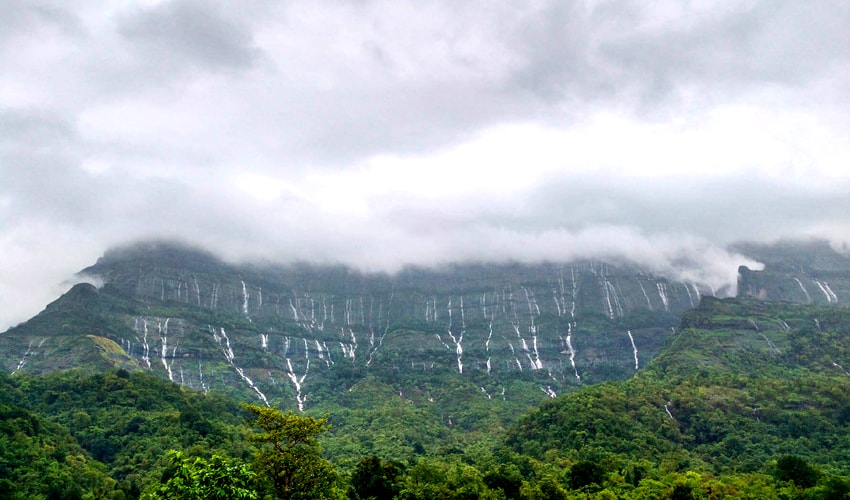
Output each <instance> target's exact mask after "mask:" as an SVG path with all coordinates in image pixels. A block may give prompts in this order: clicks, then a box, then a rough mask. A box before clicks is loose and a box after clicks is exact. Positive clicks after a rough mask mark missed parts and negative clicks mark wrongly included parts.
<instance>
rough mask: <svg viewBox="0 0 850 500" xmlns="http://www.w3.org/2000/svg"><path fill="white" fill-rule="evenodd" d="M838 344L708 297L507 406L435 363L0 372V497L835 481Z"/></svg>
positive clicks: (784, 314) (738, 487) (818, 492)
mask: <svg viewBox="0 0 850 500" xmlns="http://www.w3.org/2000/svg"><path fill="white" fill-rule="evenodd" d="M848 358H850V312H848V311H847V310H844V309H839V308H828V307H814V306H795V305H790V304H776V303H764V302H749V301H741V300H734V301H733V300H728V301H717V300H710V299H704V300H703V305H702V306H701V307H700V308H698V309H696V310H694V311H691V312H689V313H687V314H686V315H685V317H684V318H683V321H682V327H681V328H680V330H679V331H678V332H677V335H676V336H674V337H673V339H672V341H671V343H670V345H669V346H668V347H667V348H666V349H665V350H664V351H662V353H661V354H660V355H659V356H658V357H657V358H656V359H655V360H654V361H653V362H652V363H650V364H649V365H648V366H646V367H644V368H642V369H641V370H640V371H639V372H638V374H637V375H636V376H634V377H632V378H631V379H629V380H626V381H623V382H611V383H605V384H599V385H593V386H587V387H584V388H583V389H581V390H579V391H576V392H573V393H570V394H566V395H563V396H561V397H559V398H557V399H553V400H549V401H546V402H544V403H542V404H540V405H538V406H536V407H535V408H533V409H532V410H531V411H529V412H528V413H526V414H525V415H524V416H522V417H521V418H519V419H518V420H514V421H511V418H510V416H509V415H508V414H507V412H505V413H497V414H493V413H492V412H491V413H489V414H488V412H487V408H492V407H486V406H483V405H481V406H479V403H477V401H481V398H480V397H473V396H480V395H479V394H473V393H472V392H471V391H470V390H469V389H468V388H467V387H463V386H461V387H455V388H453V387H452V386H451V385H450V384H447V383H446V381H447V380H450V379H448V378H445V379H444V378H441V376H440V372H439V371H435V372H434V373H432V374H431V375H430V377H431V378H426V379H425V382H424V383H423V387H426V388H427V390H422V392H416V391H413V392H408V393H405V394H399V392H398V389H397V387H395V386H393V385H392V383H390V382H391V381H392V379H391V378H389V377H372V376H366V377H355V381H354V382H351V383H349V385H348V386H347V387H348V388H347V389H346V391H345V397H344V398H342V397H341V398H337V399H336V400H334V402H331V401H330V400H328V401H326V402H325V403H322V404H317V405H316V406H315V407H314V408H311V409H310V410H309V411H308V412H307V413H298V414H296V413H293V412H291V411H286V410H277V409H273V408H266V407H263V406H253V405H244V406H243V405H239V404H237V403H234V402H232V401H230V400H228V399H225V398H223V397H220V396H217V395H216V394H215V393H214V392H209V393H206V394H205V393H202V392H195V391H192V390H188V389H185V388H181V387H179V386H177V385H174V384H171V383H168V382H163V381H161V380H160V379H157V378H154V377H151V376H149V375H146V374H144V373H143V372H141V371H126V370H121V369H119V370H112V371H108V372H105V373H99V374H86V373H82V372H79V371H64V372H57V373H53V374H49V375H44V376H31V375H16V376H14V377H9V376H8V375H5V374H0V497H2V498H69V499H71V498H140V497H148V498H216V495H219V497H220V498H343V497H347V498H351V499H358V500H365V499H369V498H376V499H379V498H401V499H469V498H482V499H502V498H505V499H510V498H516V499H535V500H536V499H568V498H598V499H606V498H625V499H628V498H634V499H637V498H659V499H667V498H676V499H678V498H785V499H792V498H800V499H831V498H847V495H848V492H850V460H848V459H850V438H848V436H850V374H848V372H846V371H845V370H844V368H843V367H845V366H850V359H848ZM435 394H436V395H438V396H439V398H440V399H441V400H444V401H453V404H452V405H447V406H440V405H438V404H434V403H431V402H429V401H428V398H429V397H432V396H434V395H435ZM464 405H466V408H464ZM505 408H508V409H510V410H513V409H515V408H511V407H510V406H506V407H505ZM320 444H321V446H322V448H324V450H322V448H320V447H319V445H320Z"/></svg>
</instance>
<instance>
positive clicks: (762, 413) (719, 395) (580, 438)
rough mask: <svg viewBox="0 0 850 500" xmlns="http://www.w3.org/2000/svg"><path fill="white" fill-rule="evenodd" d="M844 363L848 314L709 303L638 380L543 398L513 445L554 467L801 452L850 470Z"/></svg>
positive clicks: (719, 466)
mask: <svg viewBox="0 0 850 500" xmlns="http://www.w3.org/2000/svg"><path fill="white" fill-rule="evenodd" d="M848 367H850V311H849V310H847V309H845V308H841V307H829V306H826V305H820V306H817V305H815V306H812V305H801V304H794V303H790V302H767V301H758V300H753V299H723V300H718V299H712V298H706V299H704V300H703V301H702V303H701V304H700V307H698V308H696V309H694V310H692V311H688V312H687V313H685V314H684V317H683V320H682V325H681V331H680V333H679V334H677V335H676V337H675V339H674V340H673V341H672V342H671V344H670V346H669V347H668V348H666V349H665V350H664V351H663V352H662V353H661V354H659V356H658V357H656V358H655V359H654V360H653V361H651V362H650V363H649V364H648V366H647V367H646V369H644V370H642V371H641V372H640V373H639V374H638V375H636V376H635V377H633V378H631V379H629V380H627V381H621V382H618V383H614V384H601V385H597V386H593V387H588V388H586V389H585V390H582V391H580V392H575V393H571V394H567V395H565V396H563V397H561V398H559V399H557V400H553V401H546V402H543V403H542V404H541V405H540V406H539V407H537V408H535V409H534V410H532V411H531V412H530V413H529V414H528V415H526V416H525V417H523V419H521V420H520V422H518V423H517V424H516V425H515V426H513V427H512V429H511V432H510V437H509V438H508V440H507V443H508V444H509V445H511V446H512V447H513V448H514V449H515V450H517V451H519V452H522V453H525V454H529V455H532V456H535V457H538V458H543V457H546V458H547V459H549V460H552V459H553V457H558V456H563V457H579V458H582V459H591V460H596V461H600V462H607V463H609V464H616V463H637V462H640V461H641V460H645V461H646V463H653V464H658V466H660V467H661V468H662V469H666V470H668V471H669V470H672V471H675V470H680V471H681V470H699V471H708V472H712V473H715V474H729V473H751V472H769V471H770V470H771V469H770V468H771V465H770V464H771V460H774V461H775V460H776V459H777V458H778V457H780V456H783V455H794V456H800V457H804V459H805V460H808V461H811V462H813V463H816V464H820V465H822V466H824V467H826V468H827V470H831V471H833V472H838V473H841V474H844V475H846V474H848V473H850V467H848V461H847V457H848V456H850V441H848V440H847V439H846V436H847V435H848V432H850V371H848V370H847V368H848ZM795 498H796V497H795ZM817 498H820V497H817ZM836 498H837V497H836ZM841 498H845V497H844V496H841Z"/></svg>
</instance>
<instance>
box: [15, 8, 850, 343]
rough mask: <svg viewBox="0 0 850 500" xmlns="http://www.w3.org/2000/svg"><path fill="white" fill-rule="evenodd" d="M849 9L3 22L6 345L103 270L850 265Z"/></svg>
mask: <svg viewBox="0 0 850 500" xmlns="http://www.w3.org/2000/svg"><path fill="white" fill-rule="evenodd" d="M848 26H850V3H848V2H846V1H845V0H833V1H830V0H812V1H784V0H765V1H757V0H750V1H747V0H744V1H738V2H717V1H702V0H681V1H672V0H660V1H655V2H644V1H642V0H634V1H630V0H611V1H604V0H585V1H581V0H576V1H557V0H528V1H510V0H508V1H501V2H493V1H477V0H469V1H464V2H457V1H449V0H445V1H441V0H433V1H421V0H416V1H408V0H386V1H382V0H348V1H344V0H339V1H334V0H290V1H286V2H279V1H264V0H240V1H239V2H231V1H208V0H204V1H200V0H197V1H195V0H172V1H157V0H120V1H118V0H116V1H103V0H87V1H86V2H67V1H64V0H56V1H41V0H0V331H2V330H4V329H5V328H6V327H8V326H10V325H14V324H16V323H18V322H20V321H23V320H25V319H27V318H28V317H30V316H32V315H33V314H35V313H37V312H38V311H39V310H41V309H42V308H43V307H44V306H45V305H46V304H47V303H48V302H50V301H51V300H53V299H55V298H56V297H57V296H58V295H59V294H60V293H61V292H62V291H63V290H64V289H67V287H68V286H69V283H72V282H73V275H74V273H75V272H76V271H79V270H80V269H82V268H84V267H86V266H88V265H91V264H93V263H94V262H95V261H96V259H97V258H98V257H99V256H100V255H102V254H103V252H104V251H105V250H107V249H108V248H110V247H113V246H115V245H122V244H126V243H128V242H132V241H138V240H141V239H150V238H156V239H169V238H179V239H180V240H182V241H184V242H188V243H191V244H194V245H198V246H200V247H203V248H206V249H209V250H211V251H213V252H214V253H216V254H218V255H219V256H221V257H222V258H225V259H228V260H231V261H242V260H253V259H265V260H270V261H273V262H281V263H286V262H291V261H296V260H301V261H311V262H319V263H324V262H328V263H330V262H334V263H336V262H339V263H344V264H349V265H352V266H356V267H358V268H360V269H363V270H368V271H389V272H392V271H395V270H397V269H399V268H400V267H402V266H404V265H407V264H417V265H434V264H440V263H445V262H459V261H471V260H472V261H506V260H515V261H521V262H537V261H543V260H546V261H564V262H567V261H570V260H574V259H584V258H596V259H605V258H616V257H625V258H627V259H630V260H632V261H634V262H636V263H639V264H641V265H645V266H647V268H649V269H651V270H652V271H653V272H657V273H659V274H661V275H665V276H668V277H671V278H680V279H689V280H693V281H698V282H703V283H707V284H710V285H711V286H713V287H715V288H719V287H720V286H722V285H723V284H729V283H731V284H734V280H735V276H736V269H737V266H738V265H740V264H745V265H751V266H757V265H758V263H757V262H755V261H753V260H752V259H749V258H748V257H747V256H744V255H740V254H738V253H736V252H735V251H733V250H730V245H732V244H734V243H736V242H740V241H758V242H771V241H776V240H778V239H782V238H802V237H819V238H827V239H829V240H830V241H831V242H833V243H834V244H835V245H836V246H837V247H840V246H842V245H845V244H846V243H847V242H848V241H850V169H848V168H847V167H850V140H848V138H850V29H848Z"/></svg>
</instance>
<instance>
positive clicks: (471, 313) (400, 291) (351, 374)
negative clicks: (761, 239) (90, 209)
mask: <svg viewBox="0 0 850 500" xmlns="http://www.w3.org/2000/svg"><path fill="white" fill-rule="evenodd" d="M82 274H83V275H86V276H95V277H98V279H99V280H101V281H102V282H103V286H102V287H101V288H100V289H99V290H95V289H94V288H93V287H90V286H82V287H83V288H79V287H75V289H73V290H72V291H70V292H69V293H68V294H66V295H65V296H63V297H62V298H60V299H59V300H57V301H56V302H55V303H54V304H52V305H51V306H49V307H48V308H47V309H46V310H45V311H44V312H42V313H41V314H39V315H38V316H36V317H35V318H33V319H32V320H30V321H29V322H27V323H25V324H23V325H20V326H19V327H16V328H13V329H11V330H9V331H8V332H7V333H5V334H3V335H2V336H0V344H2V346H1V347H2V351H3V352H2V354H0V361H2V363H3V365H4V367H5V368H6V369H7V370H8V371H16V369H17V370H23V371H33V372H43V371H49V370H51V369H55V367H56V366H59V365H61V366H63V367H67V366H68V365H69V364H70V365H73V364H74V362H75V361H74V359H73V356H79V353H80V352H85V351H86V350H87V349H89V348H90V347H91V346H89V345H88V344H87V343H86V342H88V343H91V341H90V340H89V341H86V337H85V335H97V336H99V337H104V338H109V339H111V340H112V341H114V342H115V343H116V344H117V345H119V346H121V348H123V349H124V351H125V352H126V354H127V355H128V356H129V357H130V358H131V359H132V360H133V361H134V362H135V363H136V364H137V365H138V366H139V367H140V369H143V370H149V371H151V372H154V373H157V374H159V375H160V376H162V377H164V378H168V379H169V380H172V381H174V382H176V383H179V384H182V385H185V386H189V387H192V388H194V389H198V390H222V391H225V392H232V393H234V394H238V395H241V396H244V398H248V397H250V398H255V399H259V400H261V401H263V402H267V403H272V402H277V401H285V402H287V404H288V405H289V406H295V405H297V406H298V407H301V408H304V407H305V406H309V405H310V404H313V403H315V402H317V401H320V400H323V399H327V398H333V397H335V396H334V395H335V394H337V393H338V392H339V391H341V390H344V389H346V388H347V387H350V385H351V383H352V380H356V379H358V377H359V378H362V377H363V376H366V375H367V374H368V375H374V376H379V377H382V378H384V379H387V380H390V381H391V382H392V383H393V384H394V386H398V388H399V390H400V392H404V391H405V390H406V389H408V388H409V389H416V390H419V391H420V393H422V394H423V395H425V394H426V393H427V389H426V388H425V386H426V385H427V384H426V382H424V381H426V380H432V379H433V377H434V376H435V375H440V374H442V375H445V376H450V377H451V379H452V380H455V381H458V383H463V384H468V385H470V386H472V387H474V388H475V389H476V391H478V390H479V389H480V394H481V396H482V397H487V398H493V399H506V398H524V399H529V400H536V399H539V398H540V397H541V396H547V395H548V396H554V395H556V394H558V393H560V392H563V391H565V390H569V389H570V388H571V387H576V386H579V385H582V384H586V383H593V382H599V381H604V380H609V379H617V378H625V377H628V376H630V375H632V374H634V373H635V371H636V370H637V369H640V367H641V366H643V365H644V364H645V363H646V362H648V361H649V360H650V359H651V358H652V357H653V356H654V355H655V354H656V353H657V352H658V350H659V349H660V348H661V346H662V345H663V344H664V342H665V340H666V338H667V337H669V336H670V335H671V334H672V333H673V331H674V327H675V326H677V324H678V315H679V314H680V313H681V312H682V311H684V310H686V309H689V308H692V307H695V306H696V305H698V304H699V301H700V299H701V297H702V296H703V295H710V294H711V293H712V292H711V291H710V290H708V289H706V288H705V287H702V286H700V285H698V284H694V283H678V282H673V281H669V280H667V279H665V278H662V277H658V276H653V275H652V274H650V273H648V272H646V271H643V270H641V269H637V268H634V267H633V266H629V265H611V264H605V263H598V262H577V263H571V264H541V265H519V264H486V265H485V264H478V265H476V264H466V265H453V266H446V267H443V268H440V269H433V270H432V269H421V268H410V269H405V270H403V271H401V272H399V273H397V274H395V275H386V274H364V273H359V272H356V271H354V270H351V269H348V268H345V267H341V266H328V267H315V266H307V265H296V266H290V267H275V266H265V267H263V266H237V265H230V264H226V263H224V262H221V261H219V260H217V259H216V258H215V257H213V256H212V255H210V254H208V253H205V252H202V251H198V250H194V249H189V248H184V247H180V246H175V245H170V244H147V245H140V246H136V247H132V248H126V249H122V250H115V251H111V252H108V253H107V254H106V255H105V256H104V257H102V258H101V259H100V260H99V261H98V262H97V264H95V265H94V266H92V267H90V268H87V269H85V270H84V271H83V272H82ZM78 288H79V289H78ZM82 296H85V297H84V298H85V299H86V300H87V301H89V302H90V303H92V304H97V307H94V306H93V307H77V306H75V307H70V306H69V304H72V303H74V304H76V303H77V302H80V297H82ZM83 318H85V319H83ZM33 346H36V347H33ZM60 358H61V359H62V362H59V361H58V359H60ZM22 360H23V365H21V366H20V367H18V365H19V364H21V362H22ZM423 397H430V396H423Z"/></svg>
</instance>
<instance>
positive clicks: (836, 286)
mask: <svg viewBox="0 0 850 500" xmlns="http://www.w3.org/2000/svg"><path fill="white" fill-rule="evenodd" d="M737 250H738V251H740V252H741V253H743V254H745V255H749V256H751V257H753V258H756V259H758V260H759V261H761V262H763V263H764V264H765V268H764V270H762V271H754V270H750V269H748V268H746V267H741V268H740V269H739V270H738V272H739V277H740V279H739V284H738V293H739V295H742V296H749V297H756V298H759V299H762V300H775V301H787V302H797V303H801V304H828V305H842V306H846V305H848V304H850V299H849V298H850V259H848V257H847V255H846V254H843V253H840V252H837V251H836V250H834V249H833V248H832V247H830V245H829V244H828V243H826V242H824V241H811V242H805V243H803V242H790V241H785V242H779V243H776V244H773V245H754V244H749V245H739V247H738V248H737Z"/></svg>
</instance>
